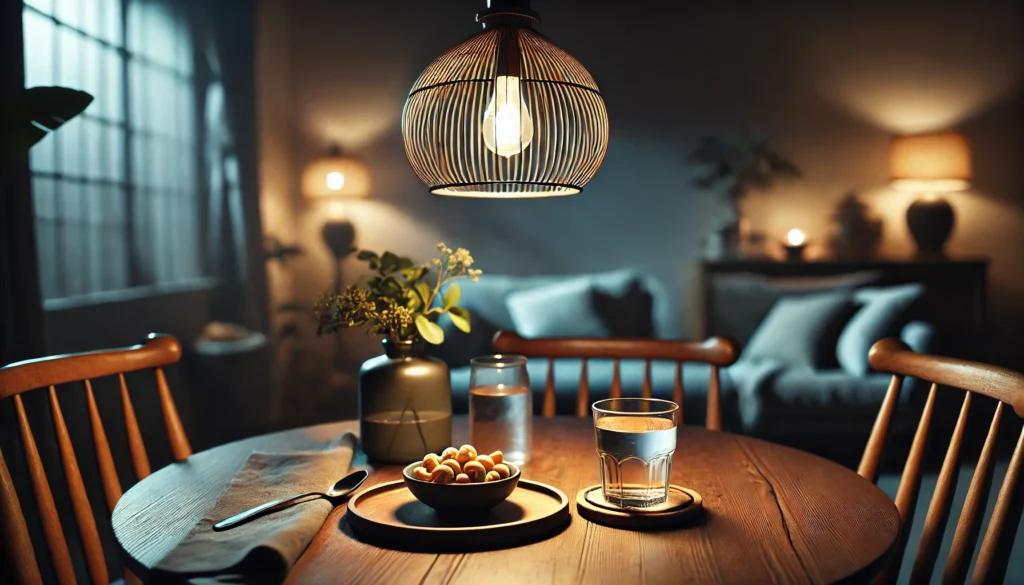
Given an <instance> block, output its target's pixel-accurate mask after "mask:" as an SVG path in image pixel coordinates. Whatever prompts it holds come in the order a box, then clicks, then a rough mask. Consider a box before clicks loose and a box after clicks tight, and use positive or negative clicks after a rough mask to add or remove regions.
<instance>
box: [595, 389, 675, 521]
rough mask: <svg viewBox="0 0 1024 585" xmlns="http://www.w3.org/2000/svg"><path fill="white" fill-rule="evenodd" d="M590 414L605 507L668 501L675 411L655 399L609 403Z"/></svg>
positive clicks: (612, 400) (599, 403)
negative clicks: (598, 459) (598, 458)
mask: <svg viewBox="0 0 1024 585" xmlns="http://www.w3.org/2000/svg"><path fill="white" fill-rule="evenodd" d="M592 409H593V411H594V434H595V436H596V439H597V453H598V455H599V456H600V457H601V488H602V495H604V499H605V501H607V502H608V503H609V504H612V505H615V506H619V507H621V508H649V507H652V506H658V505H660V504H664V503H665V502H666V501H668V489H669V478H670V477H671V475H672V455H673V454H674V453H675V451H676V427H677V426H678V424H679V406H678V405H677V404H676V403H675V402H671V401H668V400H657V399H654V398H609V399H608V400H598V401H597V402H595V403H594V405H593V406H592Z"/></svg>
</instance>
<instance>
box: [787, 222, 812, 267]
mask: <svg viewBox="0 0 1024 585" xmlns="http://www.w3.org/2000/svg"><path fill="white" fill-rule="evenodd" d="M783 246H784V247H785V248H786V260H788V261H791V262H795V261H800V260H803V259H804V250H805V249H807V236H806V235H804V233H803V232H802V231H800V230H798V229H796V228H793V229H791V230H789V232H788V233H787V234H786V241H785V242H783Z"/></svg>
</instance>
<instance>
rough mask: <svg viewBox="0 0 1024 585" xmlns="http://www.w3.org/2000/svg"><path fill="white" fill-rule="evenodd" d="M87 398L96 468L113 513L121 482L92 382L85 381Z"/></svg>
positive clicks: (119, 497) (109, 508)
mask: <svg viewBox="0 0 1024 585" xmlns="http://www.w3.org/2000/svg"><path fill="white" fill-rule="evenodd" d="M84 382H85V398H86V401H87V402H88V404H89V424H90V425H91V426H92V442H93V446H94V447H95V448H96V466H97V467H98V468H99V470H100V481H101V482H102V483H103V496H104V497H105V498H106V501H107V511H108V512H113V511H114V506H116V505H117V501H118V500H120V499H121V493H122V492H121V481H120V480H119V479H118V478H117V468H116V467H114V456H113V455H111V454H110V442H109V441H107V432H106V431H105V430H104V429H103V419H101V418H100V411H99V408H97V407H96V395H95V394H93V391H92V382H91V381H89V380H85V381H84Z"/></svg>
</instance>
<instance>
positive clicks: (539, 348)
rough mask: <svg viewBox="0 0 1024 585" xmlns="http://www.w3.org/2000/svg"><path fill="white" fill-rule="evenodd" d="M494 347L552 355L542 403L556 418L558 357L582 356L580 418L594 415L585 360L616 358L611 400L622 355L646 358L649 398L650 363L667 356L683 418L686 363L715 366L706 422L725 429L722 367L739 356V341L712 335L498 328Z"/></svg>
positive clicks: (618, 387) (617, 394)
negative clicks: (620, 335) (561, 333)
mask: <svg viewBox="0 0 1024 585" xmlns="http://www.w3.org/2000/svg"><path fill="white" fill-rule="evenodd" d="M494 350H495V351H498V352H501V353H516V354H522V355H525V356H528V357H546V358H547V359H548V378H547V385H546V386H545V387H544V404H543V407H542V408H541V414H543V415H544V416H549V417H550V416H555V359H557V358H581V359H582V360H583V366H582V368H583V369H582V371H581V372H580V386H579V390H578V392H577V394H576V416H579V417H586V416H590V382H589V380H588V379H587V361H588V360H589V359H591V358H604V359H612V360H615V361H614V369H613V371H612V383H611V388H610V389H609V396H610V397H611V398H621V397H622V380H621V377H620V372H619V363H620V361H621V360H624V359H640V360H644V381H643V386H642V387H641V390H640V396H641V397H642V398H650V397H651V361H652V360H667V361H674V362H675V363H676V372H675V385H674V388H673V390H672V400H673V401H675V403H676V404H678V405H679V408H680V412H679V416H680V418H682V415H683V413H682V407H683V394H684V389H683V363H684V362H703V363H706V364H709V365H710V366H711V382H710V385H709V387H708V400H707V417H706V419H705V426H707V428H709V429H713V430H721V428H722V408H721V401H720V394H721V391H720V376H719V368H722V367H725V366H729V365H732V364H733V363H735V361H736V358H737V351H736V345H735V344H734V343H733V342H731V341H729V340H728V339H725V338H722V337H711V338H708V339H706V340H704V341H668V340H662V339H616V338H593V337H548V338H539V339H525V338H523V337H520V336H519V335H517V334H515V333H512V332H510V331H499V332H498V333H497V334H496V335H495V336H494Z"/></svg>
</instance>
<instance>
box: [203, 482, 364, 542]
mask: <svg viewBox="0 0 1024 585" xmlns="http://www.w3.org/2000/svg"><path fill="white" fill-rule="evenodd" d="M369 475H370V474H369V473H367V472H366V471H365V470H362V469H360V470H359V471H354V472H352V473H350V474H348V475H346V476H345V477H343V478H341V479H339V480H338V482H337V483H335V484H334V485H333V486H331V489H329V490H327V493H322V492H308V493H305V494H299V495H297V496H292V497H290V498H282V499H280V500H273V501H270V502H267V503H266V504H260V505H259V506H256V507H255V508H249V509H248V510H246V511H245V512H241V513H238V514H235V515H234V516H231V517H230V518H225V519H223V520H221V521H220V522H218V523H216V524H214V525H213V529H214V530H216V531H218V532H219V531H221V530H227V529H228V528H233V527H235V526H238V525H239V524H241V523H243V522H245V521H247V520H249V519H251V518H254V517H256V516H261V515H263V514H267V513H270V512H275V511H277V510H280V509H283V508H287V507H288V506H286V504H290V503H291V502H294V501H295V500H301V499H302V498H308V497H310V496H318V497H320V498H327V499H328V500H332V501H333V500H338V499H340V498H343V497H345V496H347V495H348V494H350V493H352V491H353V490H355V489H356V488H358V487H359V486H360V485H361V484H362V483H363V482H364V481H366V478H367V477H369ZM332 503H333V502H332Z"/></svg>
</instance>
